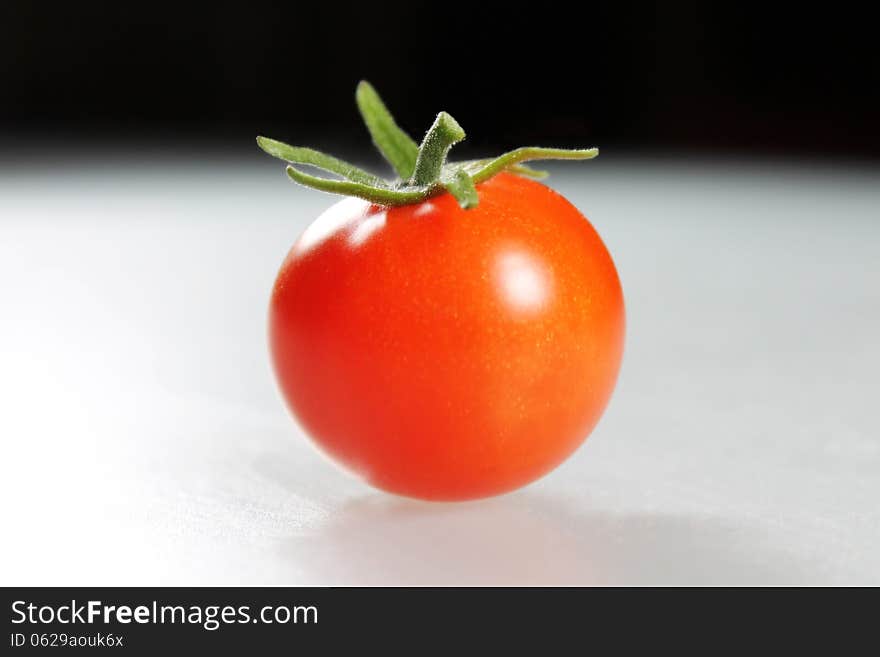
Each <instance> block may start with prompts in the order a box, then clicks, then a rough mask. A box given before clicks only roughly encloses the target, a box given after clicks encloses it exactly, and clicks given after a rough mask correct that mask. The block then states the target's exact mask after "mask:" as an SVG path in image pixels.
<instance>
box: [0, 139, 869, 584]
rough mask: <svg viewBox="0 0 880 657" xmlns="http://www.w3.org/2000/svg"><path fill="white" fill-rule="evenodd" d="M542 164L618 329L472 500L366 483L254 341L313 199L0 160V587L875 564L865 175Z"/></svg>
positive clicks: (573, 578) (271, 166)
mask: <svg viewBox="0 0 880 657" xmlns="http://www.w3.org/2000/svg"><path fill="white" fill-rule="evenodd" d="M554 171H555V175H554V176H553V177H552V178H551V179H550V181H549V183H550V184H551V185H552V186H554V187H555V188H556V189H558V190H559V191H561V192H562V193H563V194H565V195H567V196H568V197H569V198H570V199H571V200H572V201H573V202H574V203H575V204H576V205H577V206H579V207H580V208H581V209H582V210H583V211H584V212H585V213H586V214H587V215H588V216H589V217H590V218H591V220H592V221H593V223H594V225H595V226H596V228H597V229H598V230H599V232H600V234H602V236H603V237H604V238H605V240H606V243H607V244H608V246H609V248H610V250H611V252H612V253H613V255H614V257H615V260H616V262H617V264H618V268H619V271H620V274H621V278H622V281H623V285H624V292H625V295H626V300H627V309H628V338H627V347H626V355H625V359H624V366H623V370H622V374H621V379H620V382H619V385H618V389H617V391H616V393H615V396H614V398H613V400H612V403H611V406H610V407H609V409H608V411H607V412H606V415H605V417H604V418H603V420H602V421H601V423H600V425H599V426H598V428H597V429H596V430H595V431H594V433H593V435H592V436H591V437H590V439H589V440H588V441H587V442H586V443H585V444H584V446H583V447H582V448H581V449H580V450H579V451H578V452H577V454H576V455H575V456H574V457H573V458H571V459H570V460H569V461H568V462H567V463H565V464H564V465H562V466H561V467H560V468H558V469H557V470H556V471H555V472H553V473H551V474H550V475H549V476H547V477H545V478H544V479H542V480H541V481H539V482H538V483H536V484H533V485H532V486H530V487H528V488H526V489H523V490H521V491H518V492H516V493H513V494H510V495H506V496H502V497H498V498H494V499H490V500H485V501H479V502H469V503H463V504H429V503H419V502H415V501H409V500H405V499H401V498H396V497H393V496H389V495H387V494H384V493H381V492H378V491H374V490H372V489H370V488H368V487H367V486H365V485H363V484H362V483H360V482H359V481H357V480H355V479H353V478H351V477H349V476H348V475H346V474H344V473H342V472H340V471H339V470H338V469H336V468H335V467H334V466H333V465H331V464H329V463H328V462H327V461H326V460H325V459H324V458H323V457H321V456H319V455H318V454H317V452H316V451H315V450H314V449H313V448H312V447H311V446H310V444H309V443H308V441H307V440H306V438H305V437H304V436H303V435H302V434H301V433H300V432H299V430H298V429H297V428H296V426H295V425H294V423H293V422H292V420H291V419H290V417H289V416H288V414H287V411H286V410H285V408H284V407H283V405H282V403H281V400H280V397H279V394H278V393H277V391H276V388H275V383H274V380H273V378H272V375H271V372H270V369H269V365H268V358H267V353H266V340H265V316H266V306H267V299H268V294H269V290H270V286H271V284H272V281H273V278H274V275H275V273H276V270H277V267H278V265H279V264H280V262H281V259H282V258H283V256H284V255H285V253H286V252H287V250H288V248H289V247H290V245H291V244H292V242H293V241H294V239H295V238H296V236H297V235H298V233H299V232H300V231H301V230H302V229H303V228H304V227H305V226H306V224H307V223H308V222H309V221H310V220H311V219H312V218H314V217H315V216H316V215H317V214H318V213H319V212H320V210H321V209H323V208H324V207H326V206H327V205H328V204H329V203H331V202H332V201H333V199H332V198H331V197H328V196H325V195H322V194H319V193H316V192H307V191H303V190H300V189H299V188H297V187H296V186H294V185H293V184H291V183H288V182H286V181H285V179H284V176H283V173H282V170H281V167H280V166H278V165H276V164H275V163H273V162H270V161H268V159H266V160H263V159H261V158H260V156H259V154H254V156H253V158H252V159H250V160H245V159H242V160H241V161H234V160H231V159H219V160H214V161H209V162H204V161H198V160H195V159H194V160H192V161H189V162H188V161H184V160H181V159H179V158H178V159H170V160H168V161H159V160H155V159H153V160H149V161H147V163H145V164H143V163H142V164H136V163H133V162H125V161H121V160H118V159H114V158H108V159H107V160H105V161H102V162H100V163H97V162H91V163H90V162H84V163H75V162H74V163H70V162H65V163H59V164H57V165H39V166H38V165H36V164H33V163H31V164H26V165H22V166H20V167H19V166H15V165H13V164H12V163H11V162H6V163H4V164H3V165H2V168H0V281H2V282H0V408H2V410H0V441H2V442H0V444H2V448H3V456H2V470H0V492H2V502H0V504H2V510H3V515H2V522H3V527H4V529H3V536H4V538H3V540H2V541H0V584H4V585H12V584H22V585H35V584H95V585H98V584H179V585H182V584H244V583H248V584H528V585H531V584H709V583H723V584H756V583H757V584H762V583H768V584H778V583H803V584H847V583H865V584H867V583H873V584H880V175H878V173H877V170H874V171H873V172H872V171H871V170H870V169H859V168H847V167H842V166H827V165H823V166H821V167H819V166H815V165H814V166H809V167H807V166H803V165H801V166H787V165H783V164H778V165H769V164H763V165H762V164H753V165H749V164H747V163H741V164H737V165H735V166H734V165H726V166H722V165H719V164H714V163H712V162H693V163H686V162H685V161H682V160H679V161H660V160H657V161H640V160H615V158H614V157H613V155H612V156H610V157H609V156H606V155H603V157H602V158H599V159H598V160H596V161H595V162H590V163H586V164H570V165H567V166H564V167H557V168H554Z"/></svg>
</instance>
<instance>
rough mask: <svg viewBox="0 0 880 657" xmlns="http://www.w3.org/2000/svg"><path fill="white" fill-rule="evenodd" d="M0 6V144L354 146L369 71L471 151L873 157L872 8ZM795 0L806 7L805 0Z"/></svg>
mask: <svg viewBox="0 0 880 657" xmlns="http://www.w3.org/2000/svg"><path fill="white" fill-rule="evenodd" d="M577 7H578V9H575V5H574V4H567V3H561V2H557V3H546V2H545V3H533V4H523V5H516V4H513V3H509V4H508V5H507V6H506V7H505V8H496V7H493V6H491V5H489V4H488V3H476V2H474V3H462V2H451V3H448V4H445V5H444V4H442V3H438V2H435V3H417V2H405V3H404V2H388V3H364V4H362V5H360V6H353V5H350V4H341V3H335V2H309V3H305V2H296V1H288V2H283V3H281V2H277V3H260V2H246V1H242V0H239V1H237V2H228V1H224V0H217V1H215V2H211V3H204V4H203V5H201V6H196V5H187V4H185V3H182V2H178V3H162V2H148V3H125V2H117V3H104V2H88V1H85V2H63V3H62V2H49V3H46V2H35V1H32V0H3V2H2V3H0V89H2V102H0V146H2V144H6V145H7V147H8V148H11V147H12V145H18V146H19V147H21V146H22V144H25V145H26V144H27V143H28V142H29V141H30V140H31V139H41V140H44V139H59V138H66V137H72V138H88V139H89V140H90V141H91V143H92V144H98V145H100V144H102V143H105V142H106V143H110V144H120V143H126V142H125V140H135V141H140V142H146V141H156V142H162V143H174V144H179V145H181V147H183V148H185V147H187V145H188V144H191V143H194V142H197V141H202V140H211V141H214V140H217V143H223V144H227V145H229V146H230V147H232V148H238V147H239V144H240V145H241V146H240V147H241V148H248V149H250V148H252V142H251V139H252V137H253V136H254V135H255V134H256V133H258V132H260V133H266V134H270V135H272V136H276V137H279V138H283V139H286V140H289V141H295V142H300V143H310V144H317V145H319V146H322V145H323V146H329V145H330V144H331V143H332V144H333V145H336V146H338V145H339V144H342V145H343V147H349V148H352V149H354V148H360V147H362V146H366V145H367V144H368V141H367V139H366V137H365V136H364V133H363V132H362V129H361V126H360V124H359V122H358V118H357V115H356V110H355V106H354V103H353V97H352V94H353V90H354V86H355V84H356V82H357V81H358V80H359V79H360V78H367V79H369V80H371V81H372V82H373V83H374V84H375V85H376V86H377V88H378V89H379V91H380V92H381V93H382V94H383V95H384V96H385V98H386V100H387V101H388V103H389V105H390V106H391V108H392V110H394V111H395V113H396V114H397V115H398V118H399V120H400V122H401V124H402V125H403V126H404V127H406V128H407V129H408V130H409V131H410V132H412V133H414V136H416V137H417V138H418V137H419V136H420V135H421V134H422V132H423V131H424V129H425V128H426V127H427V126H428V125H429V123H430V121H431V120H432V118H433V116H434V114H435V113H436V112H437V111H438V110H440V109H446V110H448V111H450V112H451V113H452V114H453V115H454V116H455V117H456V118H457V119H458V120H459V121H460V122H461V123H462V124H463V125H464V127H465V129H466V130H467V131H468V134H469V144H472V145H475V146H476V147H477V148H480V147H485V148H489V147H492V148H496V147H510V146H516V145H521V144H525V143H540V144H543V145H569V144H575V143H576V144H581V145H600V146H602V147H605V148H606V149H607V148H609V147H610V148H618V149H621V150H625V149H634V150H638V151H640V152H660V151H664V152H665V151H668V150H670V149H671V150H674V151H685V152H691V151H697V152H705V151H708V152H720V153H746V154H753V153H754V154H772V155H781V156H789V155H791V156H798V155H802V156H812V157H815V156H832V157H833V156H845V157H852V156H855V157H858V158H871V159H874V158H877V157H878V156H880V130H878V129H877V122H878V116H880V94H878V69H880V67H878V62H880V55H878V53H880V48H878V46H877V41H876V37H875V35H874V34H872V33H871V30H872V29H873V27H872V26H873V22H872V21H870V20H869V19H868V17H867V16H864V15H860V14H859V13H858V12H857V11H855V10H849V9H847V8H846V7H845V6H843V5H840V4H835V5H834V6H833V7H832V6H829V5H826V4H822V5H815V6H812V4H811V3H801V4H798V5H792V6H791V7H779V6H776V7H771V6H766V5H763V6H762V5H759V4H754V5H749V4H741V3H731V2H723V3H711V2H681V3H674V2H670V3H657V4H654V5H651V4H629V3H623V2H613V3H612V2H604V3H589V2H587V3H579V4H578V5H577ZM811 7H812V8H811Z"/></svg>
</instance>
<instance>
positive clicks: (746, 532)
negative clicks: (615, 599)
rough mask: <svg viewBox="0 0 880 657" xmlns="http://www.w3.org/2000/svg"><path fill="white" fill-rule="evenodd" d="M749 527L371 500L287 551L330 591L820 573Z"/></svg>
mask: <svg viewBox="0 0 880 657" xmlns="http://www.w3.org/2000/svg"><path fill="white" fill-rule="evenodd" d="M773 538H774V537H773V536H771V535H768V533H767V532H766V530H762V529H760V528H758V527H756V526H753V525H749V524H747V523H745V522H736V523H732V522H729V521H726V520H725V521H722V520H719V519H717V518H712V517H706V516H696V515H695V516H685V515H666V514H662V513H657V514H654V513H651V514H648V513H643V514H621V513H617V512H603V511H601V510H599V509H580V508H575V506H573V505H572V504H571V503H570V502H566V501H564V500H559V499H555V498H553V497H552V496H551V495H550V494H549V493H547V492H543V491H540V492H539V491H532V490H525V491H520V492H518V493H515V494H512V495H508V496H505V497H501V498H496V499H491V500H488V501H481V502H473V503H465V504H428V503H420V502H415V501H409V500H405V499H399V498H393V497H389V496H386V495H381V494H375V495H367V496H364V497H361V498H356V499H354V500H353V501H350V502H347V503H343V504H342V505H341V506H340V507H339V508H337V509H336V510H335V511H331V512H330V513H328V515H327V517H326V519H325V521H324V522H323V523H322V525H321V526H319V527H318V528H317V529H316V531H315V532H310V533H309V535H308V536H297V537H295V538H291V539H288V540H285V541H284V542H283V543H282V545H281V550H282V552H283V555H282V556H283V557H284V558H285V559H286V560H289V561H288V563H291V564H294V563H295V564H296V565H297V566H298V567H299V568H303V569H305V571H306V572H309V573H311V577H310V579H311V580H312V581H310V582H309V583H314V584H325V585H366V586H370V585H440V586H442V585H523V586H532V585H535V586H537V585H627V584H632V585H676V584H689V585H713V584H718V585H725V584H727V585H746V584H754V585H759V584H793V583H799V582H804V581H815V579H816V576H817V573H816V572H815V571H814V570H813V569H812V568H809V567H808V565H807V564H803V563H801V564H799V563H798V562H797V561H796V560H794V559H793V558H792V555H791V554H789V553H787V552H786V551H784V550H781V549H779V548H777V547H774V545H773Z"/></svg>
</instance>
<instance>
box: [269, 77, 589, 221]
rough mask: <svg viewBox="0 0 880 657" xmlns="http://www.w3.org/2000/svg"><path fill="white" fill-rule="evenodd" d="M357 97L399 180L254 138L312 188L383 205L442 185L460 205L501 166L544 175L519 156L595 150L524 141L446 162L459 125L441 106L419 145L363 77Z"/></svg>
mask: <svg viewBox="0 0 880 657" xmlns="http://www.w3.org/2000/svg"><path fill="white" fill-rule="evenodd" d="M356 100H357V104H358V108H359V109H360V110H361V114H362V116H363V118H364V122H365V123H366V124H367V129H368V130H369V131H370V135H371V136H372V137H373V142H374V143H375V144H376V146H377V147H378V148H379V150H380V151H381V152H382V154H383V155H384V156H385V158H386V159H387V160H388V161H389V162H390V163H391V165H392V166H393V167H394V169H395V171H397V173H398V175H399V176H400V179H399V180H393V181H386V180H382V179H381V178H378V177H377V176H374V175H373V174H371V173H369V172H367V171H364V170H363V169H359V168H358V167H356V166H354V165H353V164H349V163H348V162H345V161H343V160H340V159H337V158H335V157H331V156H330V155H325V154H324V153H321V152H319V151H315V150H312V149H310V148H303V147H299V146H290V145H289V144H285V143H283V142H280V141H275V140H274V139H268V138H266V137H257V144H258V145H259V146H260V148H262V149H263V150H264V151H266V152H267V153H268V154H269V155H272V156H273V157H277V158H279V159H281V160H284V161H286V162H288V163H289V164H290V166H288V167H287V175H288V176H290V178H291V179H293V180H294V181H295V182H297V183H299V184H301V185H304V186H306V187H310V188H312V189H318V190H321V191H324V192H330V193H332V194H345V195H348V196H357V197H358V198H362V199H365V200H367V201H369V202H370V203H376V204H378V205H384V206H387V207H396V206H400V205H411V204H413V203H420V202H422V201H425V200H427V199H429V198H431V197H432V196H435V195H437V194H442V193H443V192H444V191H446V192H449V193H450V194H452V196H454V197H455V199H456V200H457V201H458V204H459V205H460V206H461V207H462V208H464V209H465V210H467V209H470V208H473V207H476V206H477V205H478V204H479V202H480V196H479V190H478V189H477V185H478V184H479V183H481V182H483V181H485V180H488V179H489V178H491V177H492V176H494V175H496V174H498V173H501V172H502V171H507V172H510V173H513V174H516V175H520V176H529V177H531V178H543V177H544V176H546V175H547V173H546V172H544V171H538V170H535V169H532V168H530V167H527V166H525V165H524V164H523V162H528V161H530V160H588V159H590V158H593V157H596V155H598V153H599V151H598V149H595V148H584V149H577V150H569V149H563V148H538V147H528V148H518V149H516V150H513V151H510V152H509V153H505V154H504V155H501V156H500V157H496V158H494V159H483V160H469V161H466V162H451V163H447V162H446V156H447V155H448V154H449V149H450V148H452V146H453V145H455V144H457V143H458V142H460V141H461V140H462V139H464V130H463V129H462V127H461V126H460V125H458V122H457V121H456V120H455V119H453V118H452V117H451V116H449V114H447V113H446V112H440V114H438V115H437V119H436V120H435V121H434V124H433V125H432V126H431V128H430V130H428V133H427V134H426V135H425V138H424V139H423V140H422V144H421V146H416V143H415V142H414V141H413V140H412V139H411V138H410V136H409V135H407V134H406V133H405V132H404V131H403V130H402V129H401V128H400V127H399V126H398V125H397V123H396V122H395V121H394V117H393V116H391V113H390V112H389V111H388V108H387V107H385V104H384V103H383V102H382V99H381V98H380V97H379V94H377V93H376V90H375V89H373V87H371V86H370V85H369V84H368V83H367V82H361V83H360V84H359V85H358V89H357V93H356ZM292 165H306V166H310V167H315V168H318V169H322V170H323V171H325V172H327V173H330V174H333V175H335V176H338V177H339V178H341V180H340V179H333V178H323V177H319V176H313V175H311V174H308V173H306V172H304V171H300V170H299V169H298V168H297V167H295V166H292Z"/></svg>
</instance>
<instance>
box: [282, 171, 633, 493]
mask: <svg viewBox="0 0 880 657" xmlns="http://www.w3.org/2000/svg"><path fill="white" fill-rule="evenodd" d="M478 191H479V197H480V203H479V205H478V206H477V207H476V208H473V209H471V210H463V209H461V208H460V207H459V206H458V204H457V203H456V201H455V199H454V198H453V197H452V196H450V195H449V194H443V195H441V196H437V197H434V198H432V199H430V200H428V201H425V202H423V203H420V204H416V205H409V206H403V207H397V208H382V207H378V206H371V205H370V204H369V203H367V202H365V201H361V200H358V199H345V200H343V201H341V202H339V203H337V204H336V205H334V206H333V207H331V208H330V209H329V210H328V211H327V212H325V213H324V214H323V215H321V217H319V218H318V219H317V220H316V221H315V223H313V224H312V225H311V226H310V227H309V228H308V229H307V230H306V231H305V233H303V235H302V236H301V237H300V239H299V240H298V242H297V243H296V244H295V245H294V247H293V249H292V250H291V252H290V254H289V255H288V257H287V259H286V260H285V261H284V263H283V265H282V267H281V271H280V272H279V274H278V278H277V280H276V283H275V287H274V289H273V293H272V298H271V303H270V312H269V339H270V348H271V354H272V360H273V364H274V368H275V372H276V375H277V378H278V382H279V385H280V388H281V391H282V394H283V395H284V397H285V399H286V401H287V403H288V405H289V407H290V409H291V410H292V412H293V413H294V415H295V416H296V417H297V418H298V419H299V421H300V422H301V424H302V426H303V427H304V428H305V430H306V431H307V432H308V433H309V434H310V435H311V436H312V438H313V439H314V441H315V442H316V443H317V445H318V446H319V447H320V448H321V449H322V450H323V451H325V452H326V453H327V454H329V455H330V456H331V457H332V458H333V459H334V460H336V461H338V462H340V463H342V464H343V465H344V466H346V467H347V468H348V469H350V470H352V471H354V472H355V473H357V474H358V475H360V476H362V477H363V478H364V479H366V480H367V481H368V482H369V483H371V484H373V485H374V486H376V487H378V488H381V489H383V490H386V491H389V492H393V493H397V494H401V495H406V496H411V497H417V498H423V499H428V500H465V499H471V498H478V497H485V496H490V495H495V494H499V493H504V492H507V491H510V490H513V489H515V488H518V487H520V486H523V485H525V484H527V483H529V482H530V481H533V480H534V479H536V478H538V477H540V476H542V475H543V474H545V473H547V472H549V471H550V470H552V469H553V468H554V467H555V466H556V465H558V464H559V463H561V462H562V461H563V460H565V458H566V457H568V456H569V455H570V454H571V453H572V452H573V451H574V450H575V449H576V448H577V447H578V446H579V445H580V444H581V443H582V442H583V441H584V440H585V438H586V436H587V435H588V434H589V433H590V431H591V430H592V429H593V427H594V426H595V424H596V423H597V422H598V420H599V417H600V416H601V414H602V411H603V410H604V408H605V406H606V404H607V402H608V399H609V398H610V396H611V393H612V390H613V388H614V383H615V380H616V378H617V373H618V370H619V367H620V362H621V358H622V354H623V341H624V304H623V295H622V291H621V287H620V282H619V279H618V276H617V272H616V270H615V267H614V263H613V262H612V260H611V257H610V255H609V254H608V251H607V250H606V248H605V246H604V245H603V243H602V241H601V239H600V238H599V235H598V234H597V233H596V231H595V230H594V229H593V227H592V226H591V225H590V223H589V222H588V221H587V220H586V219H585V218H584V216H583V215H581V213H580V212H578V210H577V209H576V208H575V207H574V206H572V205H571V204H570V203H569V202H568V201H566V200H565V199H564V198H563V197H562V196H561V195H559V194H557V193H556V192H554V191H552V190H551V189H549V188H548V187H545V186H544V185H541V184H539V183H536V182H534V181H531V180H527V179H524V178H521V177H518V176H514V175H510V174H500V175H498V176H495V177H494V178H491V179H490V180H488V181H486V182H484V183H482V184H480V185H479V186H478Z"/></svg>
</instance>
